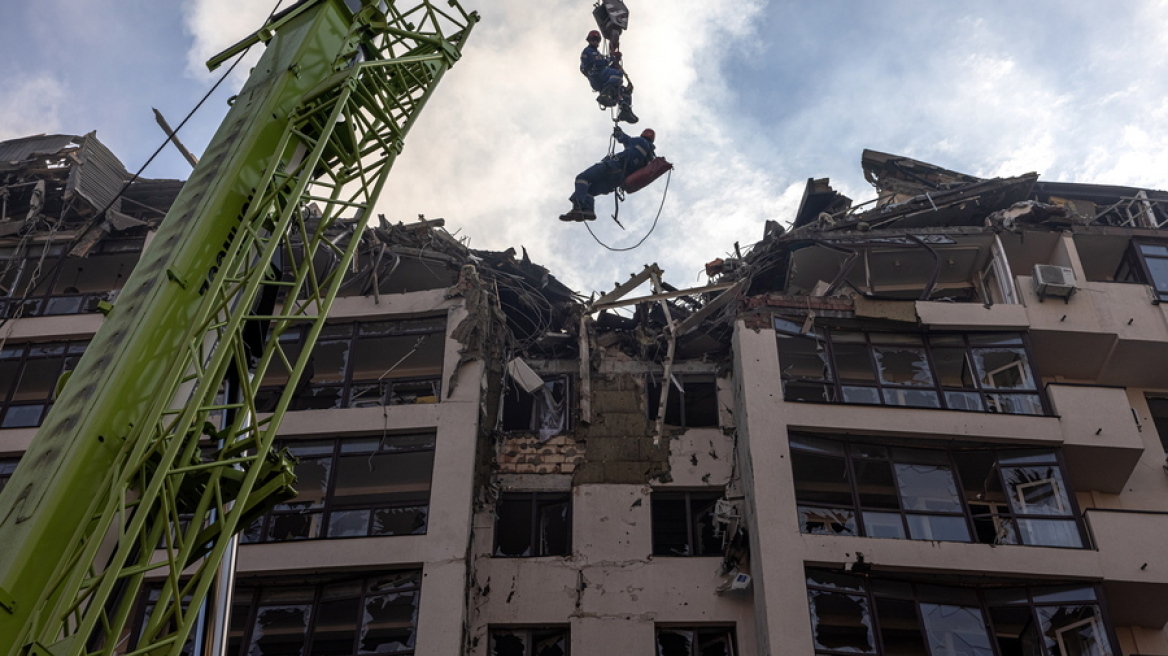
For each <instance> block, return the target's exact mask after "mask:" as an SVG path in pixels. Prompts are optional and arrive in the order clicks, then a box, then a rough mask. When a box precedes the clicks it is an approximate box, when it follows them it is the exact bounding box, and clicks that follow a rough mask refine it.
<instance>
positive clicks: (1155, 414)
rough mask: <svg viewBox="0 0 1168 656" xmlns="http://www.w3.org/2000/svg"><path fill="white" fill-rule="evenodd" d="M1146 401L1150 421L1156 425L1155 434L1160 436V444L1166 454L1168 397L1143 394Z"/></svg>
mask: <svg viewBox="0 0 1168 656" xmlns="http://www.w3.org/2000/svg"><path fill="white" fill-rule="evenodd" d="M1144 398H1146V399H1147V401H1148V412H1150V413H1151V414H1152V423H1153V424H1155V426H1156V435H1158V436H1159V437H1160V446H1162V447H1164V453H1165V454H1168V398H1164V397H1159V396H1145V397H1144Z"/></svg>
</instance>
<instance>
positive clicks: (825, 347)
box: [774, 317, 1054, 416]
mask: <svg viewBox="0 0 1168 656" xmlns="http://www.w3.org/2000/svg"><path fill="white" fill-rule="evenodd" d="M774 327H775V338H776V341H777V342H778V347H779V351H780V367H781V368H782V373H781V379H782V380H781V385H782V389H783V398H784V400H786V401H788V402H798V403H830V404H839V405H866V406H879V407H891V408H910V409H927V410H958V411H964V412H978V413H988V414H1015V415H1021V416H1052V415H1053V414H1054V413H1053V411H1052V410H1051V406H1050V403H1049V400H1048V399H1047V397H1046V390H1045V389H1044V386H1043V384H1042V378H1041V377H1040V376H1039V375H1038V372H1037V370H1036V369H1035V367H1034V362H1035V359H1034V354H1033V352H1032V351H1031V348H1030V340H1029V338H1028V336H1027V335H1026V333H1021V332H1012V331H992V332H920V333H910V332H879V331H865V330H834V329H831V328H825V327H816V328H815V330H813V331H811V332H808V333H804V332H803V331H802V329H801V327H799V326H797V325H796V324H794V323H792V322H789V321H787V320H785V319H781V318H779V317H775V320H774ZM837 335H839V336H842V335H848V336H857V335H862V336H863V341H862V342H858V341H856V342H852V341H842V339H840V338H839V337H835V336H837ZM976 337H1000V338H1001V339H1003V340H1005V339H1010V340H1013V339H1017V340H1018V342H1019V343H1018V344H1002V345H994V344H989V343H986V344H979V343H974V342H973V341H972V338H976ZM897 338H911V339H914V340H917V342H916V343H907V342H898V341H897ZM954 338H960V339H961V343H960V344H946V343H939V344H938V343H936V342H940V341H942V340H952V339H954ZM784 339H803V340H808V341H810V342H813V343H814V344H815V345H816V349H815V350H816V352H817V353H819V358H820V360H821V361H822V362H823V365H824V376H823V377H820V378H810V377H807V376H788V375H787V373H786V371H787V369H789V368H790V367H789V366H784V365H783V364H782V362H781V359H782V358H781V351H782V350H783V346H782V344H781V341H782V340H784ZM845 346H848V347H850V346H862V347H863V349H864V354H865V356H866V361H867V366H868V368H869V369H868V370H869V371H870V372H871V373H872V374H873V377H872V380H864V381H862V382H848V381H846V380H844V378H845V377H844V376H842V375H841V373H842V371H841V367H840V364H839V362H840V360H839V357H840V356H839V355H838V352H839V351H840V350H841V347H845ZM890 348H900V349H919V350H921V351H923V354H924V359H923V362H924V363H925V364H926V366H927V367H928V371H927V373H928V374H929V377H930V379H931V380H930V382H929V383H928V384H920V385H916V384H896V383H890V382H887V381H884V380H881V378H882V376H881V372H882V369H881V367H880V365H879V362H878V360H877V351H878V350H879V349H890ZM995 348H1005V349H1020V350H1021V354H1022V355H1023V356H1024V357H1025V359H1026V360H1025V365H1024V366H1023V364H1022V363H1021V362H1019V361H1015V362H1011V363H1007V364H1006V365H1004V366H999V367H996V368H995V369H993V370H992V371H987V372H985V375H984V376H983V375H981V372H980V371H979V369H980V368H979V366H978V360H977V359H976V356H977V355H978V353H979V351H983V350H987V349H995ZM958 349H960V351H961V352H962V355H963V357H964V358H965V365H966V366H968V367H969V373H970V375H971V376H970V381H971V384H972V387H965V386H961V387H958V386H954V385H946V384H944V382H943V381H942V376H941V375H940V373H941V372H940V368H939V366H938V364H937V354H938V351H939V350H958ZM1007 369H1018V370H1020V371H1022V372H1023V373H1024V374H1029V378H1030V379H1031V381H1032V382H1033V389H1026V388H1009V387H1004V388H999V387H990V386H989V385H988V384H987V383H986V382H985V379H987V378H992V377H993V376H994V375H996V374H999V373H1001V372H1002V371H1004V370H1007ZM792 384H794V385H805V386H809V387H815V388H821V389H822V390H823V391H824V393H825V398H824V399H822V400H820V399H817V398H792V397H793V396H797V395H795V394H793V393H792V392H791V390H790V386H791V385H792ZM849 389H851V390H872V391H874V392H875V394H876V399H877V400H876V401H863V400H857V399H855V398H853V399H852V400H847V394H848V390H849ZM886 390H888V391H889V392H892V391H901V392H924V393H931V394H932V395H933V396H934V398H935V400H936V404H935V405H928V404H926V405H913V404H909V403H894V402H890V400H889V397H890V396H891V394H890V393H889V392H886ZM951 394H952V395H954V396H953V397H952V398H950V395H951ZM969 394H975V395H976V396H977V399H978V403H979V405H980V406H981V408H980V409H977V408H969V407H958V404H957V403H956V402H955V401H956V399H958V398H968V396H967V395H969ZM958 395H961V396H958ZM1022 396H1024V397H1030V398H1031V399H1032V401H1031V403H1033V401H1034V400H1037V408H1038V409H1039V412H1037V413H1033V412H1010V411H1008V410H1009V404H1005V405H1003V399H1004V397H1005V398H1009V397H1022ZM961 405H966V404H961ZM1003 407H1005V408H1006V410H1007V411H1002V410H1001V408H1003ZM994 408H999V409H998V410H994Z"/></svg>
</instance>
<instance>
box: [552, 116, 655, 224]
mask: <svg viewBox="0 0 1168 656" xmlns="http://www.w3.org/2000/svg"><path fill="white" fill-rule="evenodd" d="M612 134H613V137H614V138H615V139H616V140H617V141H618V142H619V143H620V144H621V145H622V146H624V150H622V151H621V152H619V153H617V154H615V155H610V156H608V157H605V158H604V159H603V160H601V161H600V162H597V163H596V164H593V165H592V166H590V167H588V168H587V169H585V170H584V171H583V172H581V173H580V175H578V176H576V191H575V192H574V193H573V194H572V195H571V197H569V198H568V200H570V201H572V210H571V211H570V212H568V213H567V214H562V215H560V220H561V221H595V220H596V211H595V209H596V197H597V196H603V195H605V194H611V193H612V192H614V191H616V190H617V189H619V188H620V187H621V185H622V184H624V182H625V177H626V176H628V175H629V174H631V173H632V172H633V171H636V170H638V169H640V168H643V167H644V166H646V165H647V164H648V163H649V161H650V160H652V159H653V158H654V157H656V156H657V153H656V150H655V149H654V147H653V141H654V140H655V139H656V138H657V135H656V133H654V132H653V130H648V129H647V130H644V131H642V132H641V136H639V137H630V136H629V135H627V134H625V133H624V131H623V130H621V129H620V127H619V126H618V127H616V128H613V132H612Z"/></svg>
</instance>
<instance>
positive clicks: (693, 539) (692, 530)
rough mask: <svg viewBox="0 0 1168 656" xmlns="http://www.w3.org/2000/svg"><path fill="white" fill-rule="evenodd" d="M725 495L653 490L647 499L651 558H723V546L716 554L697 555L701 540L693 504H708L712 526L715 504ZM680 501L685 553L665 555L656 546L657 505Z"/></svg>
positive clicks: (719, 491) (706, 491)
mask: <svg viewBox="0 0 1168 656" xmlns="http://www.w3.org/2000/svg"><path fill="white" fill-rule="evenodd" d="M725 498H726V493H725V491H724V490H670V489H667V488H658V489H655V490H653V492H652V494H651V495H650V497H649V515H650V518H651V520H650V523H651V527H652V528H651V533H652V542H653V552H652V553H653V556H654V557H658V556H659V557H662V558H723V557H725V555H726V549H725V547H724V545H723V546H721V547H719V549H718V551H717V552H716V553H705V550H704V549H702V550H701V551H702V553H698V551H699V548H700V547H701V545H702V543H703V540H702V538H701V535H699V531H700V526H697V525H696V524H695V522H694V518H695V517H694V516H695V511H694V505H695V503H700V504H706V503H709V504H710V509H709V515H710V517H711V520H710V521H711V524H713V523H714V522H713V517H714V513H715V509H716V507H717V502H718V501H720V500H722V499H725ZM677 500H681V501H683V502H684V504H685V528H686V553H666V552H664V551H661V550H659V545H658V530H657V528H658V524H657V512H658V505H657V504H658V503H659V502H662V501H677Z"/></svg>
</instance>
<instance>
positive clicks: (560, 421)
mask: <svg viewBox="0 0 1168 656" xmlns="http://www.w3.org/2000/svg"><path fill="white" fill-rule="evenodd" d="M544 380H545V382H544V385H543V387H542V388H540V389H538V390H536V391H535V393H529V392H528V391H527V390H525V389H523V387H521V386H520V385H518V384H517V383H516V382H515V380H514V379H513V378H511V377H510V376H508V377H507V381H506V383H505V387H504V389H503V430H505V431H533V432H537V433H539V435H540V437H541V438H542V439H544V440H546V439H548V438H550V437H554V436H556V435H561V434H563V433H564V432H565V431H567V430H569V429H570V428H571V412H570V408H571V403H570V400H571V398H572V396H571V385H570V382H569V380H570V379H569V377H568V376H553V377H545V379H544Z"/></svg>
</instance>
